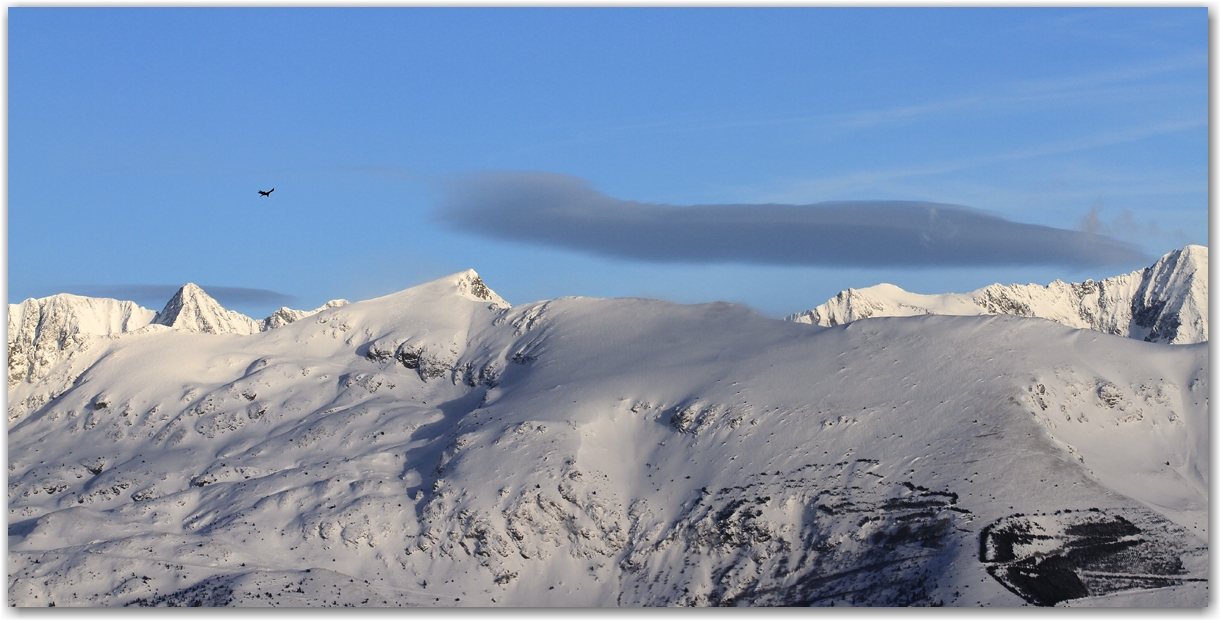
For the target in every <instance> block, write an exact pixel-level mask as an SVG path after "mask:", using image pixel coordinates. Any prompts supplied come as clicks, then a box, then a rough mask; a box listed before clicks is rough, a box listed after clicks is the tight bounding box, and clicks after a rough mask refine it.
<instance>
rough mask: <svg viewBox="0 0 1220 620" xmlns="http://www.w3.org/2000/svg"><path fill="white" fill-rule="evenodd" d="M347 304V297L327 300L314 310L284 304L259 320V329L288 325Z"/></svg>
mask: <svg viewBox="0 0 1220 620" xmlns="http://www.w3.org/2000/svg"><path fill="white" fill-rule="evenodd" d="M347 304H348V301H347V300H346V299H332V300H330V301H328V302H326V303H325V304H323V305H322V306H320V307H318V308H314V309H313V310H293V309H292V308H289V307H288V306H283V307H281V308H280V309H279V310H276V311H275V312H272V313H271V316H268V317H267V318H265V319H263V320H261V321H259V322H258V323H259V330H260V331H267V330H269V329H275V328H277V327H283V326H285V325H288V324H289V323H294V322H296V321H299V320H301V319H303V318H305V317H307V316H311V315H314V314H317V313H319V312H321V311H323V310H330V309H331V308H339V307H341V306H346V305H347Z"/></svg>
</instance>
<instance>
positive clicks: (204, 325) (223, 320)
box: [152, 282, 262, 334]
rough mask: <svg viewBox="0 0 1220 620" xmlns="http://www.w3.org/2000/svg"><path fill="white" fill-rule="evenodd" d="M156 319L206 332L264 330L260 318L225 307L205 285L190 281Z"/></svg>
mask: <svg viewBox="0 0 1220 620" xmlns="http://www.w3.org/2000/svg"><path fill="white" fill-rule="evenodd" d="M152 322H153V323H156V324H158V325H167V326H169V327H173V328H176V329H184V330H187V331H193V332H203V333H206V334H253V333H257V332H259V331H262V330H261V329H260V325H259V322H258V321H255V320H254V319H252V318H250V317H248V316H246V315H244V314H241V313H240V312H234V311H232V310H227V309H225V307H224V306H221V305H220V303H219V302H217V301H216V300H215V299H212V297H211V296H209V295H208V294H207V293H206V292H204V290H203V289H201V288H199V287H198V286H196V285H195V284H192V283H189V282H188V283H187V284H186V285H184V286H183V287H182V288H180V289H178V292H177V293H174V296H173V297H171V298H170V300H169V301H168V302H167V303H166V304H165V308H164V309H162V310H161V311H160V312H158V313H157V318H155V319H153V321H152Z"/></svg>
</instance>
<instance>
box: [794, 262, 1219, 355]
mask: <svg viewBox="0 0 1220 620" xmlns="http://www.w3.org/2000/svg"><path fill="white" fill-rule="evenodd" d="M1207 276H1208V268H1207V248H1206V247H1204V246H1199V245H1188V246H1186V247H1185V248H1182V249H1180V250H1174V251H1173V252H1170V253H1168V254H1166V255H1165V256H1163V257H1161V258H1160V259H1159V260H1157V261H1156V263H1155V264H1153V265H1151V266H1149V267H1146V268H1144V269H1141V270H1139V271H1134V272H1131V273H1128V274H1123V275H1119V276H1115V277H1113V278H1106V279H1105V280H1101V281H1100V282H1096V281H1093V280H1085V281H1084V282H1071V283H1069V282H1063V281H1060V280H1056V281H1054V282H1052V283H1050V284H1049V285H1046V286H1042V285H1039V284H1010V285H1007V286H1005V285H1001V284H992V285H991V286H987V287H984V288H981V289H978V290H976V291H972V292H970V293H944V294H940V295H921V294H918V293H911V292H908V291H905V290H903V289H901V288H899V287H897V286H894V285H892V284H878V285H876V286H871V287H868V288H862V289H848V290H846V291H843V292H841V293H839V294H838V295H836V296H835V297H834V298H833V299H831V300H830V301H827V302H826V303H824V304H822V305H820V306H818V307H816V308H813V309H812V310H808V311H805V312H801V313H798V314H794V315H791V316H789V317H788V318H787V320H789V321H795V322H798V323H811V324H815V325H822V326H826V327H829V326H834V325H842V324H844V323H850V322H852V321H856V320H859V319H866V318H873V317H883V316H918V315H923V314H945V315H960V316H970V315H980V314H1011V315H1015V316H1026V317H1038V318H1043V319H1049V320H1051V321H1055V322H1056V323H1061V324H1063V325H1067V326H1069V327H1075V328H1079V329H1093V330H1097V331H1102V332H1105V333H1108V334H1115V335H1119V336H1127V337H1130V338H1136V339H1139V340H1145V341H1148V342H1161V343H1168V344H1189V343H1196V342H1206V341H1207V340H1208V334H1207V332H1208V328H1207Z"/></svg>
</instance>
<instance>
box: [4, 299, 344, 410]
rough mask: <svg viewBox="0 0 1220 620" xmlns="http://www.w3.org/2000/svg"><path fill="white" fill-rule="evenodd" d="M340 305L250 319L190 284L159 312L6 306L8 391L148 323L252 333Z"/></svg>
mask: <svg viewBox="0 0 1220 620" xmlns="http://www.w3.org/2000/svg"><path fill="white" fill-rule="evenodd" d="M346 303H347V300H344V299H337V300H334V301H330V302H327V303H326V304H325V305H323V306H322V307H320V308H317V309H316V310H292V309H290V308H280V309H279V310H277V311H275V312H274V313H272V314H271V316H268V317H267V318H265V319H262V320H258V321H256V320H254V319H252V318H250V317H248V316H246V315H244V314H241V313H239V312H234V311H232V310H226V309H225V308H224V307H222V306H221V305H220V303H219V302H217V301H216V300H215V299H212V298H211V297H210V296H208V294H207V293H205V292H204V291H203V289H201V288H199V287H198V286H196V285H194V284H190V283H188V284H186V285H185V286H183V287H182V288H180V289H178V291H177V292H176V293H174V296H173V297H172V298H170V300H169V301H168V302H167V303H166V304H165V308H164V309H162V310H161V311H160V312H154V311H152V310H149V309H147V308H142V307H140V306H138V305H136V303H135V302H131V301H118V300H114V299H99V298H95V297H82V296H79V295H69V294H66V293H63V294H59V295H52V296H50V297H44V298H42V299H27V300H25V301H23V302H21V303H20V304H9V306H8V364H9V365H8V383H9V387H10V388H11V387H12V386H13V385H15V384H17V383H19V382H22V381H26V382H29V383H37V382H38V381H40V380H41V379H43V378H45V377H46V376H47V373H48V372H50V370H51V368H52V367H54V366H55V365H56V364H57V363H58V362H59V361H60V360H62V359H64V358H66V357H69V356H72V355H76V354H79V353H81V352H83V351H85V350H87V349H88V348H89V347H90V346H92V344H93V341H94V340H96V339H98V338H114V337H117V336H119V335H121V334H128V333H133V332H140V331H148V330H149V329H157V328H155V327H150V325H155V326H161V325H164V326H166V327H172V328H174V329H181V330H186V331H194V332H204V333H209V334H252V333H257V332H260V331H266V330H268V329H274V328H276V327H282V326H284V325H287V324H289V323H291V322H293V321H297V320H300V319H302V318H304V317H307V316H310V315H313V314H316V313H318V312H321V311H322V310H327V309H330V308H335V307H338V306H342V305H344V304H346ZM51 383H54V382H51ZM35 400H37V401H39V402H46V400H47V395H46V394H42V395H36V396H35ZM10 402H11V399H10Z"/></svg>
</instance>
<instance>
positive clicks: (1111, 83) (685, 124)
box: [525, 54, 1207, 150]
mask: <svg viewBox="0 0 1220 620" xmlns="http://www.w3.org/2000/svg"><path fill="white" fill-rule="evenodd" d="M1200 67H1202V68H1206V67H1207V57H1206V56H1199V55H1193V54H1192V55H1185V56H1179V57H1175V58H1169V59H1165V60H1162V61H1159V62H1154V63H1146V64H1142V65H1137V66H1133V67H1122V68H1117V69H1110V70H1107V71H1099V72H1095V73H1089V74H1085V75H1080V76H1069V77H1062V78H1052V79H1046V80H1023V81H1014V82H1009V83H1006V84H1000V85H998V86H996V87H995V88H993V89H992V90H990V91H989V92H987V93H984V94H973V95H964V96H958V97H952V98H948V99H943V100H939V101H928V102H924V103H917V104H911V105H903V106H898V107H892V108H882V109H877V110H860V111H853V112H840V113H828V114H814V115H806V116H791V117H779V118H755V119H743V120H731V121H715V120H711V119H674V120H669V121H652V122H644V123H624V124H620V125H613V126H603V127H594V128H590V129H587V130H585V131H581V132H578V133H576V135H574V136H573V137H571V138H567V139H561V140H553V141H547V142H544V143H540V144H535V145H532V146H531V147H530V148H528V149H525V150H536V149H538V148H543V147H546V146H555V145H560V144H575V143H583V142H591V141H597V140H599V139H604V138H609V137H612V136H616V135H621V134H624V133H629V132H632V131H639V130H650V131H660V132H672V133H689V132H700V131H715V130H725V129H741V128H748V127H769V126H780V125H791V126H804V127H807V128H814V127H816V128H821V129H831V130H839V131H844V130H846V131H852V130H857V129H867V128H871V127H875V126H879V125H887V124H893V123H900V122H910V121H914V120H918V119H920V118H923V117H928V116H936V115H941V114H947V113H965V112H986V113H989V114H994V113H996V112H998V111H1000V110H1005V109H1012V108H1018V107H1019V108H1020V109H1023V110H1026V109H1027V108H1028V106H1030V105H1031V104H1039V103H1059V104H1062V103H1063V102H1066V101H1073V100H1076V101H1079V100H1084V101H1086V102H1088V101H1098V100H1104V101H1106V102H1107V103H1109V104H1114V103H1115V102H1116V101H1118V100H1119V99H1120V97H1124V96H1127V97H1129V96H1141V97H1147V96H1150V95H1153V94H1155V92H1156V91H1157V90H1158V88H1157V87H1155V86H1153V85H1151V84H1144V85H1142V86H1141V87H1140V88H1138V89H1133V88H1131V82H1137V81H1141V80H1147V79H1148V78H1155V77H1158V76H1161V75H1164V74H1170V73H1174V72H1178V71H1182V70H1187V69H1195V68H1200Z"/></svg>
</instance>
